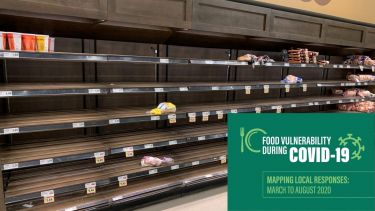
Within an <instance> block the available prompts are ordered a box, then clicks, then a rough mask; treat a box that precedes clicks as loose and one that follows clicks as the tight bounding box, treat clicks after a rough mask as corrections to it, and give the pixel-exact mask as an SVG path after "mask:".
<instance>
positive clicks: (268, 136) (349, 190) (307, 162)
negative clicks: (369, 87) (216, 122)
mask: <svg viewBox="0 0 375 211" xmlns="http://www.w3.org/2000/svg"><path fill="white" fill-rule="evenodd" d="M228 127H229V132H228V153H229V160H228V162H229V170H228V174H229V175H228V192H229V193H228V208H229V210H258V211H263V210H264V211H266V210H267V211H270V210H273V211H276V210H277V211H283V210H285V211H286V210H288V211H289V210H314V211H333V210H335V211H342V210H356V211H370V210H371V211H374V210H375V155H374V151H375V144H374V142H375V134H374V130H375V115H374V114H340V113H337V114H230V115H229V119H228Z"/></svg>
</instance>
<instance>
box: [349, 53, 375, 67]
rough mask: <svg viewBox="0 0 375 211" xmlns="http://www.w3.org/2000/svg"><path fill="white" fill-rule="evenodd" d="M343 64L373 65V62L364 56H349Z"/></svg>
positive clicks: (374, 62) (374, 61) (374, 63)
mask: <svg viewBox="0 0 375 211" xmlns="http://www.w3.org/2000/svg"><path fill="white" fill-rule="evenodd" d="M344 64H353V65H367V66H373V65H375V60H372V59H371V58H370V57H369V56H365V55H351V56H348V59H347V60H345V62H344Z"/></svg>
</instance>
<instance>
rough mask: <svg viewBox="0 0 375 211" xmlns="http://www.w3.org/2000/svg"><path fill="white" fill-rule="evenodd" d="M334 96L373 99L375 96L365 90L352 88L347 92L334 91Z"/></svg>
mask: <svg viewBox="0 0 375 211" xmlns="http://www.w3.org/2000/svg"><path fill="white" fill-rule="evenodd" d="M332 93H333V94H334V95H342V96H344V97H356V96H359V97H373V96H374V94H373V93H371V92H370V91H368V90H365V89H358V88H351V89H347V90H342V89H332Z"/></svg>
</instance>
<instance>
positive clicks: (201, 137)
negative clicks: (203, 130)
mask: <svg viewBox="0 0 375 211" xmlns="http://www.w3.org/2000/svg"><path fill="white" fill-rule="evenodd" d="M204 140H206V136H199V137H198V141H204Z"/></svg>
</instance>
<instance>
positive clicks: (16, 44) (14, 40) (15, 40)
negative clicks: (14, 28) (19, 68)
mask: <svg viewBox="0 0 375 211" xmlns="http://www.w3.org/2000/svg"><path fill="white" fill-rule="evenodd" d="M7 38H8V43H9V50H11V51H21V49H22V39H21V33H16V32H7Z"/></svg>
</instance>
